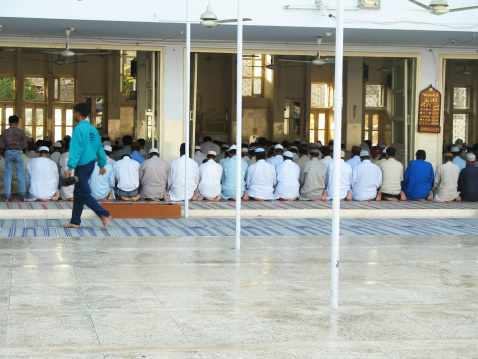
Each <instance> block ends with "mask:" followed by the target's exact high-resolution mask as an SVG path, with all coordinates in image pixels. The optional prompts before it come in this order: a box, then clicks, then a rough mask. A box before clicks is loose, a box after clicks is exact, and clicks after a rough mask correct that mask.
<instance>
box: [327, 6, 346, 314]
mask: <svg viewBox="0 0 478 359" xmlns="http://www.w3.org/2000/svg"><path fill="white" fill-rule="evenodd" d="M343 15H344V5H343V3H342V0H337V18H336V20H337V25H336V35H335V102H334V159H333V163H334V177H333V178H334V187H333V190H334V191H333V203H332V251H331V252H332V253H331V257H332V258H331V298H330V307H331V308H332V309H338V307H339V295H338V289H339V231H340V152H341V151H342V148H341V143H342V83H343V65H344V24H343Z"/></svg>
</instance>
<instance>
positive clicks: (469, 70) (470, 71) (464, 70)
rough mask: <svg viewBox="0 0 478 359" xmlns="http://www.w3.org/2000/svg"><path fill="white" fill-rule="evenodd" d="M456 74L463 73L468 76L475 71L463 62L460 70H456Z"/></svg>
mask: <svg viewBox="0 0 478 359" xmlns="http://www.w3.org/2000/svg"><path fill="white" fill-rule="evenodd" d="M456 73H457V74H460V75H463V76H470V75H473V74H475V73H476V72H474V71H472V70H471V69H469V68H468V64H467V63H465V67H464V68H463V70H461V71H457V72H456Z"/></svg>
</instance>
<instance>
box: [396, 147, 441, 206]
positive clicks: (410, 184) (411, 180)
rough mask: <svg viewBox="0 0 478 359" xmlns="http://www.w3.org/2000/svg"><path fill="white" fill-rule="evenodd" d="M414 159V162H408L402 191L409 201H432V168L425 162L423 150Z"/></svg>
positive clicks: (433, 175)
mask: <svg viewBox="0 0 478 359" xmlns="http://www.w3.org/2000/svg"><path fill="white" fill-rule="evenodd" d="M415 157H416V160H415V161H410V163H409V164H408V167H407V170H406V171H405V175H404V176H403V182H402V191H403V193H404V194H405V196H406V197H407V199H408V200H409V201H414V200H418V201H425V200H428V201H432V200H433V192H432V187H433V180H434V177H435V174H434V173H433V166H432V164H431V163H430V162H426V161H425V159H426V157H427V155H426V152H425V151H424V150H418V151H417V153H416V154H415Z"/></svg>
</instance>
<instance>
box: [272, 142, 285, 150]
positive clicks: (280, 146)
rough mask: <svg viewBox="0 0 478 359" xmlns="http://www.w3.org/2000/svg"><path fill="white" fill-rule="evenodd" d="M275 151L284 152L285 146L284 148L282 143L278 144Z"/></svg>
mask: <svg viewBox="0 0 478 359" xmlns="http://www.w3.org/2000/svg"><path fill="white" fill-rule="evenodd" d="M274 149H275V150H283V149H284V146H282V145H281V144H280V143H278V144H277V145H275V146H274Z"/></svg>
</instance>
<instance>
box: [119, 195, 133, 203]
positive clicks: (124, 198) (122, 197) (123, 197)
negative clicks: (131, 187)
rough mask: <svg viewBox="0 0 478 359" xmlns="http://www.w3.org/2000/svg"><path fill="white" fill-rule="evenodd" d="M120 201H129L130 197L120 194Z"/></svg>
mask: <svg viewBox="0 0 478 359" xmlns="http://www.w3.org/2000/svg"><path fill="white" fill-rule="evenodd" d="M120 199H121V200H122V201H126V202H131V201H132V199H131V198H130V197H126V196H121V198H120Z"/></svg>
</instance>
